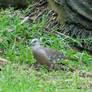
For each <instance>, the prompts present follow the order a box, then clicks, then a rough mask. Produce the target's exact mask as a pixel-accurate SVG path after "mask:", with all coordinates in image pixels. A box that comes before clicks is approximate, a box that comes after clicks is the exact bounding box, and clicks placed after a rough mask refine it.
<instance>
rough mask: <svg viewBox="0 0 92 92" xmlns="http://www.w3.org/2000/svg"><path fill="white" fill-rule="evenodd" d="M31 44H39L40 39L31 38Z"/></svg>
mask: <svg viewBox="0 0 92 92" xmlns="http://www.w3.org/2000/svg"><path fill="white" fill-rule="evenodd" d="M31 45H32V46H35V45H40V40H39V39H37V38H35V39H33V40H32V41H31Z"/></svg>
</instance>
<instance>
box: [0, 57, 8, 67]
mask: <svg viewBox="0 0 92 92" xmlns="http://www.w3.org/2000/svg"><path fill="white" fill-rule="evenodd" d="M7 62H8V60H7V59H3V58H0V65H1V66H4V65H6V64H7Z"/></svg>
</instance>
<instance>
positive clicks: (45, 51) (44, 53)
mask: <svg viewBox="0 0 92 92" xmlns="http://www.w3.org/2000/svg"><path fill="white" fill-rule="evenodd" d="M31 45H32V46H33V47H32V54H33V56H34V58H35V59H36V61H37V62H38V63H40V64H41V65H45V66H48V68H50V69H52V68H55V67H56V63H57V62H58V61H60V60H70V59H69V58H67V57H65V56H64V55H63V54H61V53H60V52H58V51H56V50H54V49H52V48H48V47H43V46H41V45H40V40H39V39H37V38H35V39H33V40H32V41H31Z"/></svg>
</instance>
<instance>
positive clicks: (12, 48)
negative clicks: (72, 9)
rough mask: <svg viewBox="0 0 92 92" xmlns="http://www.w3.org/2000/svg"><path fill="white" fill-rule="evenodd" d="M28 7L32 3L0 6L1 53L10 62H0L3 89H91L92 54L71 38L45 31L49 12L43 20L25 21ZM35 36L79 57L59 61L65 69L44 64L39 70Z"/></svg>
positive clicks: (26, 91)
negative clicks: (36, 62) (0, 7)
mask: <svg viewBox="0 0 92 92" xmlns="http://www.w3.org/2000/svg"><path fill="white" fill-rule="evenodd" d="M28 11H29V7H28V8H27V9H26V10H21V9H19V10H14V8H12V7H11V8H7V9H5V10H4V9H0V57H1V58H4V59H7V64H6V65H3V66H2V65H1V66H0V92H6V91H7V92H11V91H12V92H52V91H53V90H54V92H61V91H62V92H91V88H92V74H91V71H92V62H91V61H92V56H91V55H90V54H89V53H87V52H86V51H81V52H80V51H78V50H77V49H76V48H74V47H72V46H71V44H69V42H70V43H71V42H72V38H69V37H67V36H61V35H59V34H52V33H53V30H50V32H48V33H47V32H46V31H45V32H43V31H44V29H45V23H46V20H47V18H48V16H47V15H44V16H43V18H42V21H41V22H40V23H37V22H34V23H32V24H31V23H30V21H27V22H25V23H24V24H23V25H22V24H21V21H22V20H23V19H24V18H25V15H26V13H27V12H28ZM33 38H39V39H40V40H41V45H42V46H46V47H49V48H53V49H56V50H57V51H59V52H61V53H63V54H64V55H65V56H66V57H70V58H74V59H77V60H78V61H66V60H64V61H60V62H61V63H62V64H61V63H60V64H58V65H60V66H61V67H63V69H65V70H53V69H52V70H51V71H48V70H47V69H45V68H43V67H42V66H40V67H41V68H40V69H39V70H36V69H35V68H33V67H34V62H35V60H34V57H33V55H32V47H31V46H29V43H30V42H31V40H32V39H33ZM75 41H77V40H75ZM89 74H90V76H89Z"/></svg>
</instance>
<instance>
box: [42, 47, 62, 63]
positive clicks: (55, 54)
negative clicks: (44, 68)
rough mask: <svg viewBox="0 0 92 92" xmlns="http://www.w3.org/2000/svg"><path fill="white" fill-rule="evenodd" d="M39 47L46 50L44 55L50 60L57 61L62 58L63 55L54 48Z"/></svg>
mask: <svg viewBox="0 0 92 92" xmlns="http://www.w3.org/2000/svg"><path fill="white" fill-rule="evenodd" d="M41 49H43V50H44V51H45V52H46V55H47V56H48V58H49V60H50V61H51V62H57V61H59V60H63V59H64V55H63V54H61V53H60V52H58V51H56V50H53V49H51V48H47V47H41Z"/></svg>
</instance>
